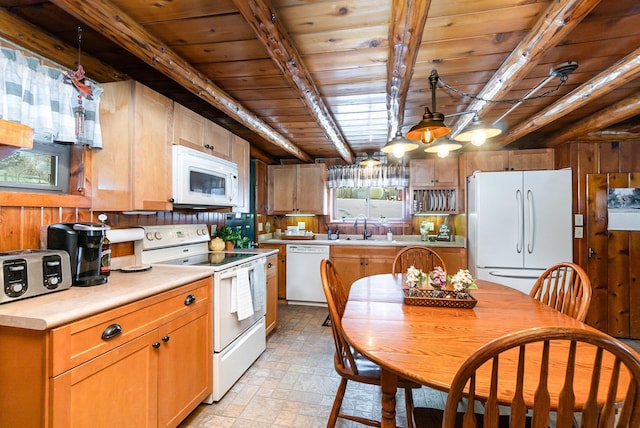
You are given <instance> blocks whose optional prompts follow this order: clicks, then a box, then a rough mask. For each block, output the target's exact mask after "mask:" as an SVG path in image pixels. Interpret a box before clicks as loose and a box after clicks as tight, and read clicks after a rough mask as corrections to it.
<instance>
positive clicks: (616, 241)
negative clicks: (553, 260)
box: [607, 173, 631, 337]
mask: <svg viewBox="0 0 640 428" xmlns="http://www.w3.org/2000/svg"><path fill="white" fill-rule="evenodd" d="M607 181H608V182H609V184H608V188H616V187H629V174H627V173H618V174H608V180H607ZM629 238H630V232H628V231H623V230H611V231H609V246H608V249H607V258H608V264H609V269H608V274H607V276H608V278H609V280H608V282H609V299H608V303H609V321H608V323H609V331H608V333H609V334H610V335H612V336H616V337H629V335H630V331H629V326H630V307H629V304H630V301H629V299H630V296H631V293H630V282H629V276H630V275H629V274H630V265H631V261H630V259H629Z"/></svg>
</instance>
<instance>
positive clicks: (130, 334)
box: [51, 278, 213, 376]
mask: <svg viewBox="0 0 640 428" xmlns="http://www.w3.org/2000/svg"><path fill="white" fill-rule="evenodd" d="M212 287H213V285H212V279H211V278H206V279H202V280H200V281H196V282H193V283H190V284H187V285H184V286H182V287H178V288H176V289H174V290H170V291H166V292H164V293H161V294H158V295H156V296H151V297H149V298H146V299H144V300H141V301H138V302H135V303H130V304H127V305H124V306H121V307H118V308H115V309H112V310H109V311H106V312H103V313H100V314H97V315H93V316H91V317H87V318H85V319H82V320H78V321H75V322H73V323H70V324H67V325H65V326H62V327H59V328H57V329H54V330H52V332H51V348H52V356H53V358H52V370H51V373H52V375H53V376H56V375H58V374H60V373H63V372H65V371H67V370H69V369H71V368H73V367H75V366H77V365H78V364H82V363H84V362H86V361H88V360H90V359H92V358H94V357H96V356H98V355H101V354H103V353H105V352H107V351H109V350H111V349H114V348H116V347H118V346H120V345H122V344H124V343H126V342H129V341H131V340H133V339H135V338H136V337H139V336H140V335H142V334H145V333H147V332H149V331H151V330H153V329H155V328H157V327H158V326H159V325H161V324H163V323H164V322H166V321H168V320H170V319H172V318H175V317H178V316H181V315H183V314H185V313H187V312H190V311H193V310H195V309H198V308H200V307H202V306H204V305H211V292H212ZM103 336H104V337H103Z"/></svg>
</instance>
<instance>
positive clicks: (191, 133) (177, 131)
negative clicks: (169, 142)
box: [173, 103, 234, 160]
mask: <svg viewBox="0 0 640 428" xmlns="http://www.w3.org/2000/svg"><path fill="white" fill-rule="evenodd" d="M233 137H234V135H233V134H232V133H230V132H229V131H227V130H226V129H224V128H223V127H221V126H219V125H218V124H216V123H213V122H212V121H210V120H208V119H206V118H204V117H202V116H201V115H199V114H198V113H196V112H194V111H192V110H189V109H188V108H186V107H184V106H182V105H181V104H178V103H174V106H173V144H179V145H181V146H185V147H189V148H191V149H194V150H198V151H201V152H203V153H208V154H210V155H214V156H218V157H221V158H223V159H226V160H231V147H232V144H233Z"/></svg>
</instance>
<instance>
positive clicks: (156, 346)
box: [151, 342, 160, 349]
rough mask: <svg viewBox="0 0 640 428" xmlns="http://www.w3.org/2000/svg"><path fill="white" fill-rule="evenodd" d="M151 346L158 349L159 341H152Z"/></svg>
mask: <svg viewBox="0 0 640 428" xmlns="http://www.w3.org/2000/svg"><path fill="white" fill-rule="evenodd" d="M151 346H153V347H154V348H156V349H158V348H159V347H160V342H153V343H152V344H151Z"/></svg>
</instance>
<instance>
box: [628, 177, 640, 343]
mask: <svg viewBox="0 0 640 428" xmlns="http://www.w3.org/2000/svg"><path fill="white" fill-rule="evenodd" d="M638 187H640V186H638ZM629 260H630V261H631V263H629V308H630V311H629V336H630V337H632V338H634V339H638V338H640V263H638V260H640V232H635V231H634V232H629Z"/></svg>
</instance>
